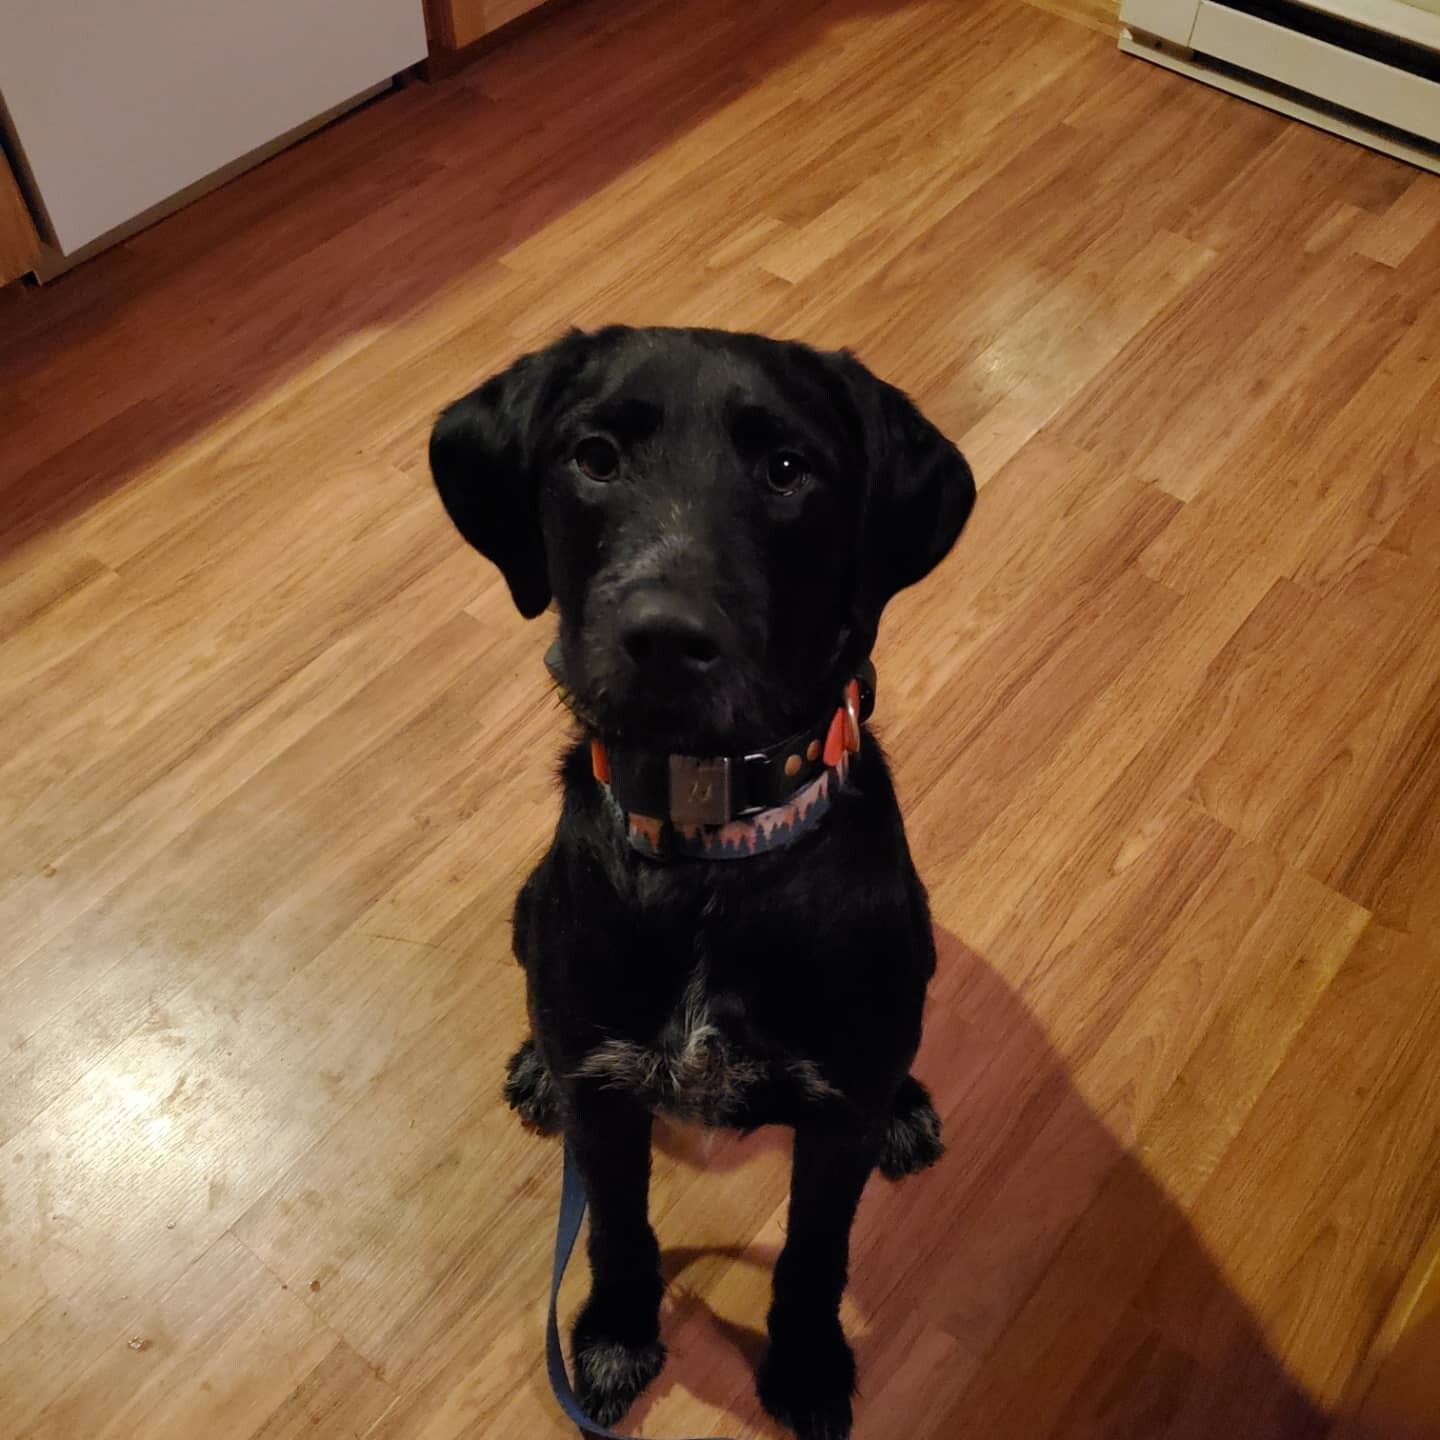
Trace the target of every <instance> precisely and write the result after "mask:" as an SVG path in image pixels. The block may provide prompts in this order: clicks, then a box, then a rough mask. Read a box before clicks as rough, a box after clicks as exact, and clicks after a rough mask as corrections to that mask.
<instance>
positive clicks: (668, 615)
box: [619, 590, 720, 675]
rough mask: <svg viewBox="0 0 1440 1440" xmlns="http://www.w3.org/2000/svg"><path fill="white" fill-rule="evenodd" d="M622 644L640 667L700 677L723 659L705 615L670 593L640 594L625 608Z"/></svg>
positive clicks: (691, 603)
mask: <svg viewBox="0 0 1440 1440" xmlns="http://www.w3.org/2000/svg"><path fill="white" fill-rule="evenodd" d="M619 633H620V644H621V645H622V646H623V647H624V649H625V653H626V654H627V655H628V656H629V657H630V658H631V659H632V660H633V661H634V662H635V664H636V665H638V666H640V667H641V668H642V669H646V670H667V671H671V672H673V673H677V674H690V675H698V674H700V673H701V672H702V671H705V670H708V669H709V668H710V667H711V666H712V665H714V663H715V662H716V661H717V660H718V659H719V658H720V647H719V645H718V644H716V642H715V637H714V635H713V634H712V633H711V630H710V627H709V626H708V625H707V624H706V622H705V615H704V612H703V611H701V610H700V608H699V607H698V606H697V605H695V604H694V603H693V602H691V601H689V600H687V599H686V598H685V597H684V596H683V595H678V594H675V593H674V592H673V591H669V590H640V591H637V592H636V593H635V594H633V595H631V596H630V598H629V599H628V600H626V601H625V603H624V605H623V606H621V609H620V616H619Z"/></svg>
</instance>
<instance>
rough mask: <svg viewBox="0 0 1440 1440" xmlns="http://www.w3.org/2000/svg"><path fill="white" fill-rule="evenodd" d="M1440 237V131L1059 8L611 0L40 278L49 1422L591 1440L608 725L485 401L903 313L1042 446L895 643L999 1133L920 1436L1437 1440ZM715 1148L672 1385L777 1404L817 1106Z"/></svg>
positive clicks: (903, 1426)
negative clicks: (773, 1335) (1371, 113)
mask: <svg viewBox="0 0 1440 1440" xmlns="http://www.w3.org/2000/svg"><path fill="white" fill-rule="evenodd" d="M782 16H783V18H782ZM1437 276H1440V179H1436V178H1435V177H1431V176H1425V175H1421V174H1419V173H1417V172H1414V171H1411V170H1409V169H1406V168H1405V167H1404V166H1402V165H1401V164H1399V163H1397V162H1393V161H1391V160H1388V159H1385V158H1382V157H1380V156H1377V155H1374V154H1371V153H1369V152H1367V151H1365V150H1362V149H1358V148H1354V147H1352V146H1349V145H1347V144H1345V143H1343V142H1341V141H1340V140H1337V139H1335V138H1332V137H1330V136H1328V135H1325V134H1321V133H1319V132H1317V131H1313V130H1309V129H1306V128H1303V127H1301V126H1299V125H1296V124H1292V123H1290V122H1287V121H1285V120H1282V119H1280V118H1278V117H1276V116H1274V115H1271V114H1269V113H1267V112H1265V111H1262V110H1259V109H1254V108H1250V107H1247V106H1246V105H1245V104H1243V103H1242V102H1240V101H1237V100H1233V99H1230V98H1228V97H1226V96H1223V95H1221V94H1219V93H1217V92H1214V91H1212V90H1209V89H1205V88H1203V87H1201V86H1199V85H1195V84H1191V83H1189V82H1187V81H1185V80H1183V79H1180V78H1178V77H1176V76H1173V75H1170V74H1168V73H1166V72H1164V71H1161V70H1158V69H1155V68H1151V67H1147V66H1146V65H1144V64H1143V63H1141V62H1138V61H1135V60H1130V59H1126V58H1123V57H1122V56H1121V55H1119V54H1118V53H1117V52H1116V51H1115V50H1114V48H1113V42H1112V41H1109V40H1107V39H1105V38H1103V37H1100V36H1097V35H1094V34H1092V33H1090V32H1088V31H1086V30H1085V29H1083V28H1080V27H1077V26H1075V25H1073V24H1070V23H1067V22H1066V21H1064V20H1062V19H1059V18H1056V17H1055V16H1052V15H1049V14H1045V13H1042V12H1041V11H1039V10H1036V9H1031V8H1027V7H1024V6H1016V5H1014V4H1013V3H1008V0H975V3H973V4H969V5H965V6H959V5H955V4H950V3H944V0H894V3H889V0H835V3H831V4H822V3H815V0H805V3H793V4H787V5H785V6H783V7H780V6H768V5H754V4H751V3H749V0H692V3H688V4H686V5H683V6H682V5H674V4H669V3H665V0H583V3H580V4H578V5H576V6H575V7H573V8H571V9H568V10H566V11H565V12H564V13H563V14H561V15H559V16H557V17H554V18H553V20H552V21H550V22H549V23H547V24H545V25H542V26H540V27H538V28H536V29H535V30H534V31H532V32H531V33H530V34H528V35H526V36H524V37H523V38H522V39H520V40H518V41H517V42H516V43H514V44H513V45H511V46H509V47H507V48H506V49H505V50H503V51H502V52H500V53H497V54H496V55H495V56H493V57H492V58H490V59H489V60H487V61H486V62H484V63H483V64H481V65H480V66H478V67H477V68H475V69H473V70H470V71H468V72H465V73H463V74H462V75H460V76H459V77H457V78H455V79H453V80H451V81H447V82H446V83H444V84H441V85H439V86H436V87H433V88H432V87H426V86H416V87H413V88H410V89H407V90H405V91H403V92H400V93H397V94H394V95H392V96H390V97H388V98H386V99H384V100H382V101H380V102H378V103H376V104H374V105H372V106H371V107H369V108H368V109H367V110H365V111H364V112H363V113H360V114H358V115H355V116H353V117H351V118H349V119H347V120H345V121H343V122H342V123H340V124H338V125H336V126H334V127H333V128H332V129H330V130H329V131H327V132H325V133H324V134H323V135H321V136H319V137H317V138H315V139H313V140H311V141H309V142H307V143H306V144H304V145H302V146H300V147H299V148H298V149H296V150H294V151H293V152H290V153H288V154H286V155H284V156H282V157H280V158H278V159H276V160H274V161H272V162H270V163H269V164H267V165H266V166H264V167H263V168H262V169H261V170H260V171H258V172H256V173H254V174H252V175H250V176H248V177H246V178H244V179H242V180H240V181H238V182H236V183H234V184H232V185H230V186H229V187H227V188H226V189H224V190H223V191H221V192H219V193H217V194H215V195H213V196H212V197H210V198H209V199H207V200H205V201H203V202H202V203H200V204H197V205H195V206H194V207H192V208H191V209H189V210H187V211H185V212H184V213H182V214H181V215H179V216H177V217H175V218H173V219H171V220H169V221H167V222H165V223H164V224H162V225H160V226H158V227H157V228H155V229H153V230H151V231H149V232H147V233H146V234H144V235H142V236H140V237H139V238H137V239H135V240H133V241H131V242H130V243H128V244H127V245H125V246H124V247H123V248H121V249H120V250H118V251H115V252H113V253H111V254H109V255H107V256H106V257H104V258H102V259H101V260H99V261H97V262H95V263H93V264H90V265H87V266H85V267H84V268H82V269H81V270H79V271H77V272H76V273H74V274H72V275H70V276H69V277H67V278H65V279H64V280H62V281H60V282H58V283H57V284H55V285H54V286H53V287H50V288H48V289H45V290H43V291H33V290H32V291H20V292H17V291H13V290H12V291H9V292H6V293H4V294H3V295H0V333H3V336H4V352H3V357H0V433H3V435H4V444H3V452H0V487H3V489H0V496H3V538H0V549H3V558H0V636H3V638H0V796H3V841H0V845H3V864H0V933H3V934H4V936H5V944H4V949H3V958H0V1434H3V1435H4V1436H5V1437H6V1440H22V1437H24V1440H40V1437H45V1440H298V1437H301V1436H318V1437H324V1440H329V1437H336V1440H350V1437H368V1440H462V1437H463V1440H470V1437H476V1440H478V1437H505V1440H509V1437H517V1436H525V1437H552V1436H553V1437H560V1436H563V1435H566V1434H567V1433H571V1432H569V1431H567V1428H566V1427H565V1426H564V1425H562V1424H561V1422H560V1421H559V1420H558V1419H557V1418H556V1414H555V1411H554V1408H553V1406H552V1404H551V1401H550V1399H549V1398H548V1394H547V1391H546V1387H545V1382H544V1376H543V1369H542V1364H541V1350H542V1300H543V1292H544V1288H545V1280H546V1268H547V1250H548V1247H549V1245H550V1243H551V1233H552V1232H551V1227H552V1224H553V1219H554V1207H555V1202H556V1192H557V1184H558V1155H557V1153H556V1149H555V1146H554V1145H553V1144H551V1143H547V1142H544V1141H540V1140H537V1139H534V1138H532V1137H530V1136H528V1135H526V1134H524V1133H522V1132H521V1130H520V1129H519V1128H518V1126H517V1125H516V1124H515V1123H513V1121H512V1119H511V1117H510V1116H509V1115H508V1114H507V1113H506V1112H505V1111H504V1110H503V1108H502V1106H501V1104H500V1103H499V1101H498V1096H497V1087H498V1081H499V1078H500V1072H501V1065H502V1061H503V1059H504V1057H505V1056H506V1055H507V1053H508V1052H509V1050H510V1049H511V1047H512V1046H513V1045H514V1044H515V1043H516V1042H517V1041H518V1039H519V1038H520V1036H521V1034H522V1028H523V1023H524V1022H523V1011H522V997H521V977H520V974H519V971H518V970H517V969H516V968H515V966H514V965H513V964H512V963H511V962H510V960H509V958H508V936H507V916H508V910H509V905H510V897H511V895H512V894H513V892H514V890H515V888H516V886H517V884H518V882H519V880H520V878H521V876H522V874H523V872H524V871H525V868H526V867H527V866H528V865H529V864H530V863H531V862H532V861H533V860H534V858H535V857H536V856H537V855H538V853H539V852H540V849H541V847H542V846H543V844H544V843H545V839H546V835H547V832H548V829H549V827H550V825H551V823H552V818H553V815H554V810H555V797H554V794H553V791H552V785H551V778H550V776H551V766H552V754H553V752H554V750H555V748H556V746H557V745H558V744H559V743H560V740H561V736H562V733H563V731H564V723H563V716H562V714H561V713H560V712H559V711H558V710H557V708H556V706H555V704H554V703H553V702H552V700H551V699H550V697H549V695H548V693H547V685H546V681H545V677H544V672H543V669H542V666H541V663H540V656H541V652H542V650H543V649H544V645H545V635H544V625H543V624H539V623H537V624H536V625H533V626H528V627H527V626H526V625H525V624H523V623H522V622H521V621H520V620H519V619H518V618H517V617H516V616H515V615H514V613H513V612H512V611H511V609H510V608H509V604H508V601H507V599H506V595H505V592H504V588H503V585H502V584H501V583H500V582H499V580H498V578H497V577H496V575H495V574H494V573H493V572H491V571H490V570H489V569H488V567H486V566H485V565H484V564H483V563H482V562H481V561H479V560H478V558H477V557H475V556H474V555H473V554H472V553H469V552H467V551H466V550H465V549H464V548H463V547H462V545H461V543H460V541H459V540H458V538H457V537H456V536H455V534H454V532H453V531H452V530H451V528H450V527H449V525H448V524H447V523H446V521H445V520H444V518H443V517H442V514H441V511H440V508H439V506H438V504H437V502H436V501H435V500H434V498H433V497H432V494H431V491H430V488H429V483H428V480H427V476H426V471H425V466H424V459H423V451H424V441H425V438H426V434H427V429H428V425H429V422H430V418H431V416H432V414H433V413H434V411H435V410H436V409H437V407H439V406H440V405H441V404H442V403H443V402H445V401H446V400H448V399H449V398H451V397H452V396H454V395H456V394H458V393H459V392H460V391H462V390H464V389H466V388H468V387H469V386H470V385H472V384H473V383H475V382H476V381H477V380H478V379H479V378H480V377H482V376H484V375H485V374H486V373H487V372H489V371H490V370H492V369H494V368H495V367H497V366H499V365H500V364H502V363H503V362H505V361H506V360H507V359H508V358H509V357H511V356H512V355H514V354H515V353H516V352H518V351H519V350H520V349H522V348H523V347H527V346H530V345H533V344H535V343H537V342H539V341H541V340H543V339H545V338H546V337H548V336H550V335H552V334H554V333H555V332H556V330H557V329H558V328H559V327H561V326H563V325H566V324H570V323H578V324H590V323H595V322H600V321H604V320H629V321H652V322H687V323H707V324H724V325H729V326H734V327H755V328H760V329H765V330H769V331H772V332H777V333H783V334H794V335H800V336H804V337H807V338H809V339H812V340H814V341H817V342H820V343H823V344H840V343H845V344H850V345H853V346H854V347H856V348H857V349H858V350H859V351H860V353H861V354H862V355H863V356H864V358H865V359H866V360H867V361H869V363H870V364H871V365H873V366H874V367H875V368H876V369H877V370H879V371H880V372H881V373H883V374H885V375H887V376H888V377H890V378H892V379H893V380H895V381H896V382H898V383H900V384H902V385H904V386H906V387H907V388H909V389H910V390H912V391H913V392H914V393H915V395H916V396H917V398H918V399H919V400H920V401H921V402H922V404H923V405H924V406H925V407H926V408H927V409H928V411H929V412H930V413H931V414H932V416H933V417H934V418H935V419H936V420H937V421H938V422H939V423H941V424H942V426H944V427H945V428H946V429H947V430H948V432H949V433H950V434H952V435H953V436H955V437H956V438H957V439H958V440H959V441H960V442H961V443H962V445H963V446H964V448H965V449H966V450H967V452H968V453H969V454H970V456H971V458H972V460H973V462H974V465H975V469H976V471H977V473H978V475H979V477H980V480H981V484H982V490H981V496H980V503H979V506H978V510H977V514H976V518H975V520H974V522H973V523H972V526H971V528H970V530H969V531H968V532H967V534H966V536H965V538H964V540H963V541H962V543H961V545H960V546H959V548H958V550H957V551H956V553H955V554H954V555H953V556H952V557H951V559H950V560H949V561H948V562H947V563H946V565H945V566H944V567H943V569H942V570H941V571H940V572H938V574H937V575H936V576H935V577H933V578H932V580H931V581H930V583H928V584H927V585H926V586H924V587H922V588H921V589H920V590H918V591H917V592H915V593H912V594H909V595H907V596H906V597H904V599H903V600H902V601H901V602H900V603H898V604H897V605H896V606H895V607H894V609H893V611H892V613H891V615H890V617H889V619H888V621H887V624H886V628H885V632H884V635H883V637H882V642H881V646H880V650H879V654H878V662H879V670H880V676H881V692H880V693H881V700H880V711H879V721H880V728H881V731H882V733H883V735H884V736H885V738H886V740H887V742H888V744H889V746H890V748H891V750H892V752H893V755H894V758H895V761H896V766H897V770H898V776H899V783H900V787H901V791H902V794H903V796H904V798H905V800H906V803H907V809H908V814H909V819H910V826H911V835H912V838H913V845H914V849H915V851H916V855H917V859H918V860H919V862H920V864H921V868H922V870H923V871H924V873H925V874H926V875H927V877H928V879H929V881H930V883H931V887H932V893H933V897H934V902H935V912H936V919H937V922H938V924H939V926H940V927H941V931H942V933H941V937H940V938H941V968H940V972H939V975H938V977H937V981H936V984H935V987H934V991H933V996H932V1003H931V1009H930V1022H929V1028H928V1031H927V1036H926V1042H925V1048H924V1051H923V1054H922V1057H921V1060H920V1063H919V1066H918V1069H919V1073H920V1074H921V1075H922V1076H923V1077H924V1078H925V1079H926V1080H927V1081H928V1082H929V1084H930V1085H931V1086H932V1087H933V1089H934V1091H935V1093H936V1096H937V1100H938V1102H939V1104H940V1107H941V1110H942V1112H943V1114H944V1117H945V1123H946V1126H947V1134H948V1139H949V1143H950V1151H949V1155H948V1157H947V1158H946V1160H945V1161H944V1162H943V1164H942V1165H941V1166H940V1167H939V1168H938V1169H937V1170H935V1171H932V1172H930V1173H929V1174H927V1175H925V1176H924V1177H922V1178H920V1179H917V1180H914V1181H911V1182H909V1183H908V1184H906V1185H903V1186H901V1187H898V1188H891V1187H888V1186H886V1185H884V1184H883V1183H881V1182H879V1181H876V1182H875V1183H874V1184H873V1185H872V1187H871V1189H870V1191H869V1192H868V1193H867V1196H866V1199H865V1203H864V1206H863V1209H862V1214H861V1219H860V1222H859V1226H858V1230H857V1236H856V1246H855V1255H854V1266H853V1272H854V1281H853V1287H852V1291H851V1294H850V1297H849V1299H848V1300H847V1313H848V1316H849V1320H850V1324H851V1326H852V1329H853V1331H854V1333H855V1334H856V1336H857V1337H858V1351H859V1357H860V1363H861V1367H862V1397H861V1400H860V1402H859V1405H858V1430H857V1434H858V1435H859V1436H861V1437H871V1440H910V1437H945V1440H970V1437H974V1440H1045V1437H1066V1440H1079V1437H1088V1440H1102V1437H1103V1440H1130V1437H1149V1436H1167V1437H1169V1436H1173V1437H1185V1440H1216V1437H1227V1440H1228V1437H1243V1440H1268V1437H1285V1440H1290V1437H1310V1436H1320V1435H1332V1436H1334V1437H1336V1440H1362V1437H1363V1440H1422V1437H1427V1436H1432V1437H1433V1436H1436V1435H1440V1364H1437V1363H1436V1355H1437V1353H1440V1063H1437V1059H1436V1056H1437V1047H1440V280H1437ZM660 1147H661V1150H662V1152H663V1153H662V1154H661V1155H660V1157H659V1160H658V1166H657V1178H656V1184H655V1193H654V1213H655V1216H656V1220H657V1226H658V1229H659V1232H660V1236H661V1241H662V1244H663V1246H664V1247H665V1250H666V1265H667V1271H668V1274H669V1276H670V1280H671V1285H670V1292H669V1299H668V1301H667V1310H666V1318H665V1335H666V1339H667V1341H668V1342H669V1345H670V1349H671V1361H670V1364H669V1366H668V1368H667V1369H666V1371H665V1374H664V1376H663V1377H662V1379H661V1381H660V1382H658V1384H657V1386H656V1388H655V1390H654V1392H653V1395H651V1396H649V1397H647V1398H646V1399H645V1401H643V1402H642V1403H641V1404H640V1405H639V1406H637V1408H636V1411H635V1412H634V1413H632V1415H631V1417H630V1423H631V1424H632V1426H633V1427H634V1428H635V1429H637V1430H638V1431H639V1432H640V1433H642V1434H646V1435H672V1436H675V1435H703V1434H729V1435H738V1436H743V1437H750V1436H756V1435H765V1436H770V1435H775V1434H777V1433H778V1432H777V1431H776V1430H775V1428H774V1427H773V1426H772V1425H770V1424H769V1423H768V1422H766V1421H764V1420H763V1418H762V1417H761V1416H760V1415H759V1414H758V1413H757V1407H756V1403H755V1401H754V1399H753V1396H752V1389H751V1379H750V1372H749V1366H750V1361H751V1360H752V1359H753V1357H754V1353H755V1350H756V1347H757V1345H758V1343H759V1335H760V1330H761V1327H762V1325H763V1316H764V1311H765V1305H766V1295H767V1283H768V1266H769V1263H770V1261H771V1260H772V1258H773V1256H774V1254H775V1251H776V1247H777V1244H778V1242H779V1239H780V1237H781V1224H782V1220H783V1213H784V1211H783V1205H784V1197H785V1190H784V1186H785V1175H786V1158H787V1157H786V1142H785V1139H784V1137H783V1136H780V1135H777V1134H769V1133H762V1134H760V1135H758V1136H756V1137H754V1138H752V1139H751V1140H749V1141H746V1142H744V1143H741V1142H738V1141H734V1140H730V1139H719V1140H707V1139H706V1137H704V1136H700V1135H696V1134H691V1133H687V1132H684V1131H682V1130H667V1131H665V1132H664V1133H662V1135H661V1136H660ZM578 1284H579V1282H578V1280H577V1281H576V1283H575V1284H574V1285H571V1286H569V1287H568V1288H567V1304H569V1305H572V1306H573V1304H574V1303H575V1298H576V1295H577V1294H578Z"/></svg>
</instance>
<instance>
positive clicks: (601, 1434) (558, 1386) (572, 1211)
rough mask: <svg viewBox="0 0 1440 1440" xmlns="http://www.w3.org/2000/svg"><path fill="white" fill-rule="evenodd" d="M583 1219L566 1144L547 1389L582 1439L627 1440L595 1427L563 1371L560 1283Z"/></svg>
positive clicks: (581, 1192) (576, 1170) (576, 1172)
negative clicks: (552, 1392)
mask: <svg viewBox="0 0 1440 1440" xmlns="http://www.w3.org/2000/svg"><path fill="white" fill-rule="evenodd" d="M584 1219H585V1182H584V1181H583V1180H582V1179H581V1178H580V1167H579V1166H578V1165H576V1163H575V1157H574V1156H573V1155H571V1153H570V1145H569V1143H568V1142H566V1144H565V1167H564V1177H563V1179H562V1180H561V1184H560V1223H559V1224H558V1225H557V1226H556V1228H555V1268H554V1270H553V1272H552V1273H551V1277H550V1319H549V1321H548V1323H547V1324H546V1327H545V1366H546V1368H547V1369H548V1370H549V1372H550V1388H551V1389H552V1390H553V1391H554V1392H555V1398H556V1399H557V1400H558V1401H559V1402H560V1408H561V1409H562V1410H563V1411H564V1412H565V1413H566V1415H568V1416H569V1417H570V1419H571V1421H573V1422H574V1424H575V1426H576V1428H577V1429H578V1430H579V1431H580V1434H581V1435H583V1436H584V1437H585V1440H627V1437H625V1436H623V1435H621V1434H620V1433H619V1432H618V1431H615V1430H606V1429H604V1428H603V1427H601V1426H599V1425H597V1424H596V1423H595V1422H594V1421H593V1420H591V1419H590V1417H589V1416H588V1415H586V1413H585V1412H584V1411H583V1410H582V1409H581V1408H580V1402H579V1401H578V1400H577V1399H576V1398H575V1392H574V1390H572V1389H571V1388H570V1376H569V1375H568V1374H567V1373H566V1370H565V1352H564V1350H563V1349H562V1348H561V1345H560V1320H559V1314H558V1311H559V1305H560V1282H561V1281H562V1280H563V1279H564V1278H565V1267H566V1266H567V1265H568V1264H569V1263H570V1256H571V1253H572V1252H573V1251H574V1249H575V1241H576V1239H577V1238H578V1237H579V1234H580V1224H581V1222H582V1221H583V1220H584Z"/></svg>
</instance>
